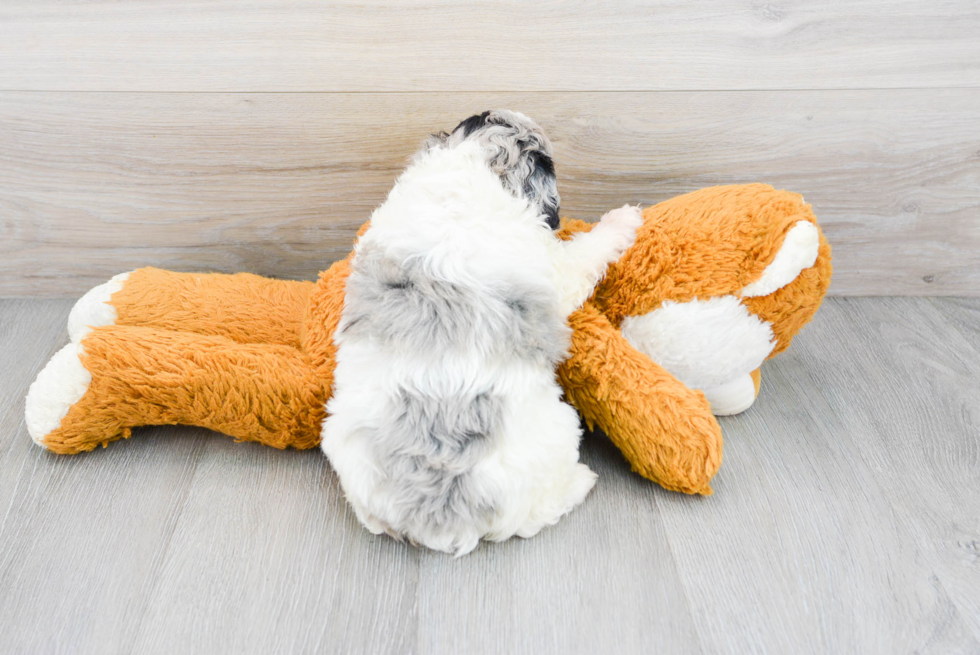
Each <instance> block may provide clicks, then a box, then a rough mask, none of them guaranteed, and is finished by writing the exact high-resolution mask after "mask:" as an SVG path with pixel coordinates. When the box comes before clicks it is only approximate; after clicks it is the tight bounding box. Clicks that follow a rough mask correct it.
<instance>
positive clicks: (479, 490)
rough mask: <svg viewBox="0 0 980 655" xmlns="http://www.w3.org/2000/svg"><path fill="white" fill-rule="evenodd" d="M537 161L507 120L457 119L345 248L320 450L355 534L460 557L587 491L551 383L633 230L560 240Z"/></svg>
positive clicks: (542, 147) (618, 221)
mask: <svg viewBox="0 0 980 655" xmlns="http://www.w3.org/2000/svg"><path fill="white" fill-rule="evenodd" d="M551 156H552V149H551V143H550V142H549V141H548V139H547V137H546V136H545V135H544V133H543V132H542V131H541V128H540V127H538V126H537V124H535V123H534V122H533V121H531V120H530V119H529V118H527V117H526V116H524V115H522V114H519V113H517V112H512V111H490V112H484V113H483V114H480V115H479V116H474V117H472V118H469V119H467V120H465V121H463V122H462V123H460V125H459V126H458V127H457V128H456V129H454V130H453V131H452V132H451V133H449V134H446V133H443V134H440V135H435V136H433V137H432V138H430V139H429V140H428V141H427V142H426V143H425V145H424V146H423V148H422V150H421V151H420V152H419V153H417V154H416V156H415V158H414V160H413V162H412V163H411V165H410V166H409V167H408V169H407V170H406V171H405V172H404V173H403V174H402V175H401V176H400V177H399V178H398V180H397V182H396V183H395V186H394V188H393V189H392V190H391V192H390V193H389V194H388V198H387V200H386V201H385V202H384V204H382V205H381V206H380V207H379V208H378V209H377V210H375V212H374V214H373V215H372V216H371V225H370V228H369V229H368V230H367V232H366V233H365V234H364V235H363V236H361V238H360V239H359V240H358V242H357V245H356V246H355V255H354V258H353V261H352V263H351V275H350V277H349V279H348V281H347V290H346V298H345V302H344V309H343V313H342V317H341V320H340V324H339V326H338V328H337V332H336V335H335V336H334V341H335V343H336V344H337V347H338V350H337V368H336V372H335V377H334V391H333V397H332V399H331V400H330V402H329V404H328V405H327V411H328V414H329V416H328V418H327V419H326V421H325V422H324V424H323V435H322V436H323V445H322V447H323V451H324V452H325V453H326V454H327V456H328V457H329V458H330V461H331V463H332V464H333V466H334V468H335V470H336V471H337V473H338V475H339V476H340V482H341V484H342V486H343V488H344V492H345V494H346V495H347V499H348V500H349V501H350V503H351V505H353V507H354V510H355V511H356V513H357V517H358V519H360V521H361V523H363V524H364V525H365V526H366V527H367V528H368V530H370V531H371V532H374V533H376V534H377V533H381V532H387V533H388V534H390V535H392V536H393V537H395V538H398V539H402V538H407V539H409V540H410V541H412V542H413V543H417V544H422V545H424V546H427V547H429V548H433V549H435V550H441V551H445V552H449V553H455V554H457V555H462V554H465V553H468V552H469V551H471V550H472V549H473V548H475V547H476V545H477V543H478V542H479V540H480V539H481V538H487V539H491V540H495V541H502V540H504V539H507V538H508V537H511V536H513V535H515V534H516V535H519V536H522V537H530V536H532V535H534V534H536V533H537V532H538V531H539V530H541V528H542V527H544V526H545V525H550V524H553V523H555V522H557V521H558V519H559V518H561V516H562V515H563V514H565V513H567V512H568V511H569V510H571V509H572V508H573V507H575V506H576V505H578V504H579V503H580V502H582V500H583V499H584V498H585V496H586V494H588V492H589V490H590V489H591V488H592V485H593V484H594V483H595V477H596V476H595V474H594V473H593V472H592V471H590V470H589V469H588V467H586V466H585V465H584V464H580V463H579V462H578V446H579V440H580V438H581V428H580V426H579V418H578V414H577V413H576V412H575V410H574V409H573V408H572V407H571V406H569V405H567V404H565V403H564V402H562V397H561V396H562V391H561V388H560V387H559V385H558V383H557V381H556V378H555V367H556V366H557V365H558V364H559V363H560V362H561V360H562V359H563V358H564V357H565V355H566V350H567V348H568V345H569V340H570V334H571V331H570V328H569V327H568V325H567V323H566V318H567V317H568V315H569V314H570V313H571V312H572V311H574V310H575V309H576V308H578V307H579V306H580V305H581V304H582V303H583V302H584V301H585V300H586V299H587V298H588V297H589V295H590V294H591V293H592V290H593V288H594V287H595V284H596V282H598V280H599V279H600V278H601V277H602V275H603V274H604V273H605V270H606V266H607V265H608V264H609V263H610V262H613V261H615V260H616V259H618V258H619V256H620V255H621V254H622V253H623V251H624V250H625V249H626V248H628V247H629V246H630V245H632V243H633V239H634V235H635V231H636V228H637V227H638V226H639V224H640V223H641V218H640V212H639V209H637V208H635V207H629V206H627V207H623V208H621V209H618V210H615V211H612V212H609V213H608V214H606V215H605V216H604V217H603V218H602V220H601V222H600V223H599V224H598V225H597V226H596V227H595V228H594V229H593V230H592V231H590V232H587V233H582V234H579V235H578V236H576V237H575V238H574V239H572V240H570V241H561V240H559V239H558V238H557V237H556V236H555V234H554V232H553V230H554V228H556V227H557V226H558V204H559V198H558V191H557V187H556V184H555V171H554V167H553V165H552V160H551Z"/></svg>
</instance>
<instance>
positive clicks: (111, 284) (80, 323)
mask: <svg viewBox="0 0 980 655" xmlns="http://www.w3.org/2000/svg"><path fill="white" fill-rule="evenodd" d="M128 279H129V273H120V274H119V275H117V276H115V277H114V278H112V279H111V280H109V281H108V282H104V283H102V284H100V285H99V286H97V287H95V288H93V289H90V290H89V291H88V293H86V294H85V295H84V296H82V297H81V298H79V300H78V302H76V303H75V306H74V307H72V308H71V313H70V314H68V336H69V337H71V340H72V341H74V342H75V343H79V342H81V340H82V339H84V338H85V337H86V336H88V333H89V332H91V331H92V329H93V328H97V327H102V326H103V325H115V323H116V319H117V318H118V315H117V313H116V308H115V307H113V306H112V305H111V304H110V303H109V301H110V300H111V299H112V294H114V293H116V292H117V291H119V290H120V289H122V288H123V285H124V284H125V283H126V280H128Z"/></svg>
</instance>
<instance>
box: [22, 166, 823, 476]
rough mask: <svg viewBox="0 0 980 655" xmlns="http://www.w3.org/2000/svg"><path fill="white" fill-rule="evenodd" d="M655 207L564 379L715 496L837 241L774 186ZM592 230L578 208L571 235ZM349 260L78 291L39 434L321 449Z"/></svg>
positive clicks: (571, 391) (577, 342) (622, 443)
mask: <svg viewBox="0 0 980 655" xmlns="http://www.w3.org/2000/svg"><path fill="white" fill-rule="evenodd" d="M643 216H644V224H643V225H642V226H641V227H640V229H639V230H638V231H637V237H636V243H635V245H634V246H633V247H632V248H630V249H629V250H627V251H626V253H625V254H624V255H623V257H622V258H621V259H620V260H619V261H618V262H617V263H615V264H613V265H612V266H611V267H610V268H609V270H608V271H607V274H606V276H605V278H604V279H603V280H602V281H601V282H600V283H599V285H598V286H597V288H596V290H595V293H594V294H593V296H592V297H591V298H590V299H589V300H588V301H587V302H586V303H585V305H583V306H582V307H581V308H580V309H579V310H578V311H576V312H575V313H573V314H572V315H571V317H570V318H569V323H570V324H571V326H572V328H573V337H572V346H571V348H570V352H569V357H568V359H567V360H566V361H565V362H564V363H563V364H562V365H561V367H560V368H559V370H558V376H559V380H560V381H561V383H562V386H563V387H564V389H565V392H566V397H567V399H568V401H569V402H571V403H572V404H573V405H574V406H575V407H576V408H577V409H578V410H579V411H580V412H581V414H582V415H583V416H584V417H585V420H586V421H587V423H588V424H589V425H590V427H599V428H601V429H602V430H603V431H604V432H605V433H606V434H607V435H608V436H609V438H610V439H612V441H613V442H614V443H615V444H616V446H618V447H619V449H620V450H621V451H622V452H623V454H624V455H625V456H626V458H627V460H629V462H630V464H631V465H632V467H633V469H634V470H635V471H637V472H638V473H640V474H641V475H643V476H644V477H647V478H649V479H651V480H653V481H655V482H657V483H659V484H661V485H663V486H664V487H666V488H668V489H672V490H676V491H681V492H685V493H700V494H708V493H711V487H710V485H709V482H710V480H711V478H712V476H713V475H714V474H715V472H716V471H717V470H718V467H719V466H720V464H721V454H722V435H721V429H720V427H719V425H718V423H717V421H716V420H715V418H714V416H713V414H719V415H720V414H733V413H737V412H740V411H743V410H744V409H746V408H748V407H749V406H750V405H751V404H752V403H753V401H754V400H755V398H756V396H757V394H758V391H759V382H760V377H759V366H760V365H761V364H762V362H763V361H764V360H765V359H767V358H768V357H772V356H773V355H775V354H777V353H779V352H782V351H783V350H785V349H786V348H787V347H788V346H789V344H790V341H791V340H792V338H793V335H795V334H796V333H797V331H799V329H800V328H801V327H802V326H803V325H804V324H805V323H806V322H807V321H809V320H810V318H811V317H812V316H813V313H814V312H815V311H816V310H817V308H818V307H819V305H820V303H821V301H822V300H823V297H824V294H825V293H826V291H827V287H828V285H829V283H830V276H831V264H830V247H829V245H828V244H827V242H826V239H825V238H824V237H823V235H822V233H821V232H820V229H819V227H818V226H817V222H816V218H815V217H814V215H813V213H812V211H811V209H810V206H809V205H806V204H804V202H803V198H802V197H801V196H799V195H797V194H794V193H790V192H786V191H777V190H775V189H773V188H772V187H769V186H766V185H762V184H751V185H737V186H724V187H712V188H707V189H702V190H700V191H695V192H693V193H689V194H687V195H683V196H679V197H677V198H674V199H672V200H668V201H666V202H663V203H660V204H659V205H656V206H653V207H649V208H647V209H646V210H645V211H644V212H643ZM590 227H591V226H590V225H589V224H587V223H583V222H581V221H574V220H565V221H564V223H563V225H562V234H563V235H564V236H565V237H568V236H571V235H572V234H574V233H576V232H579V231H582V230H588V229H590ZM364 229H366V226H365V227H362V228H361V233H363V231H364ZM359 234H360V233H359ZM349 272H350V257H348V258H347V259H345V260H343V261H338V262H336V263H335V264H333V266H331V267H330V268H329V269H328V270H326V271H325V272H323V273H322V274H321V275H320V279H319V281H318V282H316V283H313V282H292V281H282V280H272V279H267V278H262V277H258V276H255V275H250V274H246V273H241V274H238V275H220V274H195V273H173V272H169V271H163V270H159V269H155V268H144V269H139V270H136V271H133V272H131V273H124V274H122V275H118V276H116V277H115V278H113V279H112V280H110V281H109V282H107V283H105V284H103V285H101V286H98V287H96V288H95V289H92V290H91V291H89V292H88V293H87V294H86V295H85V296H84V297H83V298H82V299H81V300H79V301H78V303H77V304H76V305H75V307H74V308H73V309H72V311H71V314H70V315H69V319H68V332H69V335H70V337H71V343H69V344H68V345H67V346H65V347H64V348H63V349H62V350H61V351H59V352H58V353H57V354H55V356H54V357H53V358H52V359H51V361H50V362H49V363H48V365H47V366H46V367H45V368H44V370H42V371H41V373H40V374H39V375H38V377H37V380H36V381H35V382H34V384H33V385H32V386H31V388H30V391H29V393H28V397H27V403H26V419H27V428H28V431H29V432H30V435H31V437H32V438H33V439H34V441H35V442H36V443H37V444H39V445H41V446H43V447H45V448H47V449H49V450H51V451H53V452H55V453H61V454H74V453H80V452H84V451H88V450H92V449H94V448H95V447H96V446H98V445H100V444H101V445H103V446H105V445H107V444H108V443H109V442H110V441H113V440H116V439H120V438H125V437H129V436H130V434H131V430H132V428H134V427H137V426H142V425H163V424H186V425H197V426H202V427H206V428H210V429H213V430H217V431H219V432H223V433H225V434H227V435H230V436H232V437H235V438H237V439H239V440H243V441H257V442H260V443H263V444H266V445H269V446H274V447H276V448H286V447H294V448H312V447H314V446H316V445H317V444H318V443H319V440H320V425H321V423H322V422H323V419H324V418H325V415H326V411H325V406H326V403H327V400H328V399H329V398H330V394H331V388H332V383H333V372H334V367H335V359H334V357H335V354H336V347H335V345H334V341H333V334H334V331H335V330H336V328H337V323H338V321H339V319H340V315H341V309H342V308H343V304H344V286H345V281H346V278H347V276H348V274H349Z"/></svg>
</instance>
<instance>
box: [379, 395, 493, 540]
mask: <svg viewBox="0 0 980 655" xmlns="http://www.w3.org/2000/svg"><path fill="white" fill-rule="evenodd" d="M393 402H394V405H393V407H392V408H391V410H392V411H391V413H390V414H389V415H388V418H389V420H388V421H387V423H386V424H385V425H382V426H381V429H380V430H379V431H378V434H377V437H376V440H375V449H376V450H375V453H376V455H377V456H378V461H379V462H381V466H382V469H383V473H384V475H385V482H384V483H383V485H382V486H383V488H384V490H385V492H386V493H387V494H388V495H389V497H390V498H396V499H397V503H398V505H399V506H400V512H399V513H400V514H401V516H403V517H404V520H405V522H406V523H408V524H410V525H415V526H418V527H421V526H429V527H433V526H434V527H436V529H437V530H438V531H440V532H443V531H444V532H448V533H459V532H461V530H460V529H459V526H483V529H485V526H486V525H488V524H489V522H490V519H491V518H492V516H493V513H494V506H493V498H492V495H491V494H488V493H486V491H484V492H480V491H478V490H477V489H478V486H477V485H475V484H473V483H472V480H471V470H472V468H473V466H474V464H476V463H477V462H478V461H479V460H480V459H481V458H482V457H483V456H484V455H486V454H487V453H488V452H489V451H490V450H491V448H492V446H493V443H492V439H493V435H494V434H496V432H497V429H498V425H499V423H500V418H501V402H500V400H499V399H498V398H496V397H495V396H493V395H492V394H491V393H490V392H482V393H478V394H470V395H464V394H460V395H458V396H455V397H448V398H445V397H444V398H434V397H431V396H425V395H422V394H420V393H418V392H412V391H408V390H406V389H400V390H399V393H398V396H397V398H395V399H393Z"/></svg>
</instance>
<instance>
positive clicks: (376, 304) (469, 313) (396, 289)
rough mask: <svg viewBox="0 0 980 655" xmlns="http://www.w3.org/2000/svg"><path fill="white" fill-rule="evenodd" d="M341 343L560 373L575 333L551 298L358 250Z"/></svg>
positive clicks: (340, 329) (527, 287)
mask: <svg viewBox="0 0 980 655" xmlns="http://www.w3.org/2000/svg"><path fill="white" fill-rule="evenodd" d="M345 294H346V295H345V300H344V312H343V315H342V317H341V320H340V324H339V326H338V333H339V334H340V335H341V336H342V338H344V339H347V338H370V339H373V340H375V341H377V342H379V343H381V344H384V345H385V346H386V347H393V348H396V349H399V350H403V351H409V352H420V353H454V352H463V351H465V352H470V351H472V350H473V349H474V348H477V349H480V351H481V352H482V353H484V354H485V355H487V356H495V355H500V354H507V355H517V356H518V357H520V358H522V359H530V360H535V361H538V362H540V363H542V364H544V365H547V366H550V367H554V366H556V365H557V364H559V363H560V362H561V361H562V360H563V359H564V358H565V356H566V354H567V347H568V343H569V340H570V338H571V329H570V328H569V327H568V325H567V324H566V322H565V320H564V318H563V317H562V316H561V315H560V312H559V309H558V307H557V305H556V304H555V303H554V300H553V294H552V293H549V291H548V290H546V289H537V288H534V287H532V286H530V285H519V284H517V283H515V284H512V285H510V286H509V287H507V288H505V289H501V290H500V291H496V292H489V291H488V290H487V289H486V288H485V287H484V288H482V289H479V290H478V289H473V288H468V287H466V286H463V285H462V284H459V283H456V282H449V281H446V280H440V279H436V278H434V277H432V276H431V275H429V274H428V273H427V271H426V270H425V266H424V260H423V259H410V260H407V261H405V262H401V263H399V262H397V261H394V260H392V259H390V258H386V257H385V256H384V254H383V253H382V252H380V251H379V250H375V249H372V248H369V247H365V248H363V249H362V250H360V251H359V252H358V254H357V256H356V257H355V258H354V261H353V262H352V265H351V275H350V277H349V278H348V280H347V287H346V292H345Z"/></svg>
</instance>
